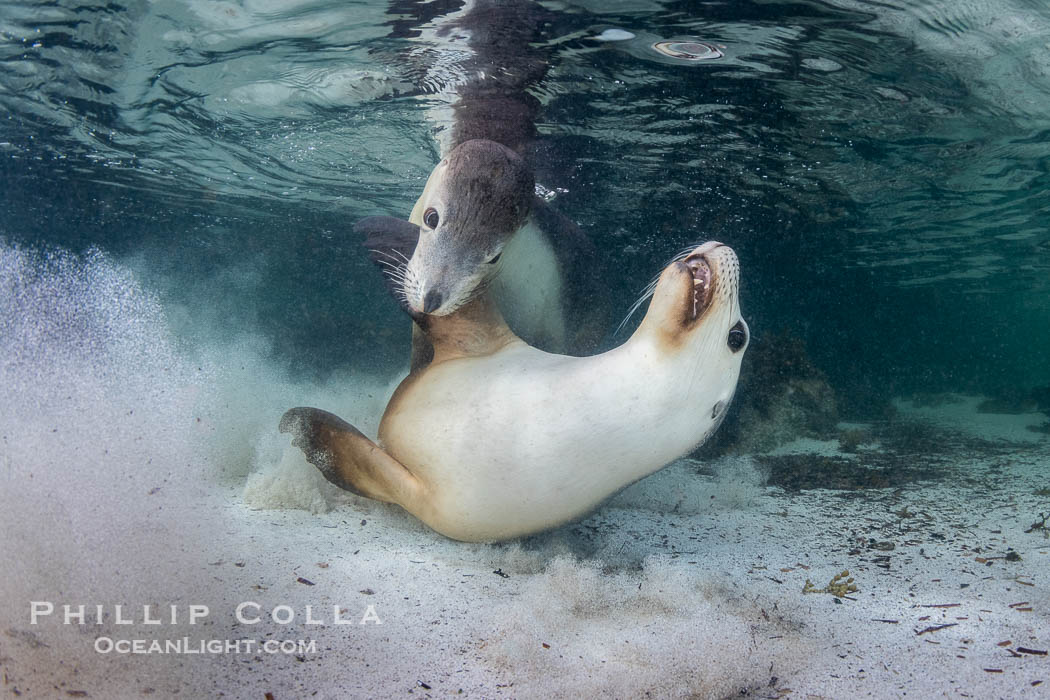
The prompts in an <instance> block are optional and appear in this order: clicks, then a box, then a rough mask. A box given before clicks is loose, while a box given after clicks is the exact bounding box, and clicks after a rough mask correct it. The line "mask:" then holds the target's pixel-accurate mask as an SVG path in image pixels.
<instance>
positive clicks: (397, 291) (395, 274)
mask: <svg viewBox="0 0 1050 700" xmlns="http://www.w3.org/2000/svg"><path fill="white" fill-rule="evenodd" d="M369 252H370V253H372V254H373V255H374V256H376V257H375V262H376V263H377V264H379V265H382V266H383V268H384V269H383V274H385V275H386V276H387V277H388V278H389V279H390V282H391V288H392V289H393V291H394V295H395V296H396V297H397V299H398V301H399V302H401V303H402V304H403V305H404V306H405V307H406V308H407V306H408V295H407V294H406V293H405V282H406V279H405V278H406V276H407V274H408V259H407V258H405V255H404V253H402V252H400V251H397V250H394V251H392V252H388V251H385V250H380V249H378V248H372V249H370V250H369ZM394 254H396V255H399V256H400V257H401V258H404V262H402V261H401V260H399V259H398V258H397V257H396V256H395V255H394ZM383 258H389V260H383Z"/></svg>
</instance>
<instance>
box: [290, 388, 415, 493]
mask: <svg viewBox="0 0 1050 700" xmlns="http://www.w3.org/2000/svg"><path fill="white" fill-rule="evenodd" d="M278 429H279V430H280V431H281V432H282V433H291V434H292V435H293V436H294V437H293V439H292V444H293V445H295V446H296V447H298V448H299V449H301V450H302V451H303V454H305V455H306V461H308V462H309V463H310V464H312V465H314V466H315V467H317V468H318V469H319V470H320V471H321V474H323V475H324V478H326V479H328V480H329V481H330V482H332V483H333V484H335V485H336V486H338V487H339V488H341V489H344V490H346V491H350V492H351V493H356V494H357V495H358V496H364V497H366V498H372V499H375V500H377V501H384V502H386V503H397V504H399V505H401V506H406V507H407V506H408V504H411V503H413V502H415V499H417V498H418V497H419V494H420V485H419V481H418V480H417V479H416V477H415V476H413V474H412V473H411V472H410V471H408V470H407V469H405V467H404V466H403V465H402V464H401V463H400V462H398V461H397V460H396V459H394V458H393V457H391V456H390V455H388V454H387V453H386V452H384V451H383V450H382V449H381V448H380V447H379V446H378V445H376V444H375V443H374V442H372V441H371V440H369V439H368V438H367V437H365V436H364V434H362V433H361V431H360V430H358V429H357V428H355V427H354V426H352V425H350V424H349V423H347V422H346V421H345V420H343V419H342V418H340V417H339V416H337V415H335V414H334V413H329V412H328V411H322V410H321V409H319V408H306V407H299V408H293V409H291V410H289V411H287V412H286V413H285V414H284V415H283V416H282V417H281V423H280V426H279V428H278Z"/></svg>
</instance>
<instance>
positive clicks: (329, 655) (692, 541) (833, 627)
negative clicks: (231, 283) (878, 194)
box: [0, 247, 1050, 699]
mask: <svg viewBox="0 0 1050 700" xmlns="http://www.w3.org/2000/svg"><path fill="white" fill-rule="evenodd" d="M43 267H45V266H42V265H41V264H40V263H39V261H37V262H33V261H32V260H29V259H28V258H27V256H26V255H25V254H24V253H22V252H20V251H16V250H12V249H11V248H9V247H4V248H0V290H2V293H0V351H2V352H0V357H3V363H2V364H0V401H2V405H3V407H4V408H3V411H2V412H0V483H2V484H3V489H2V491H0V494H2V495H0V527H2V532H3V537H2V539H0V557H2V561H3V562H4V565H5V575H4V576H3V577H2V578H0V601H2V603H0V632H2V634H0V687H2V688H3V690H4V691H5V693H6V694H7V695H9V696H11V695H14V694H15V693H16V692H17V693H20V694H21V697H45V698H52V697H79V696H80V695H79V693H80V692H81V691H83V692H84V693H86V694H87V696H88V697H96V698H125V697H140V696H144V695H145V696H150V697H169V696H172V695H175V694H176V693H177V694H178V695H179V697H216V696H220V695H222V696H225V697H251V698H263V697H264V696H265V694H266V693H272V694H273V696H274V697H275V698H278V699H281V698H300V697H317V698H345V697H386V696H404V695H406V694H409V693H411V694H412V695H413V696H419V697H430V696H434V697H438V696H447V695H450V694H458V691H459V690H460V689H462V691H463V694H464V695H465V696H467V697H520V698H529V697H538V696H547V697H595V696H597V695H598V694H599V693H603V694H604V695H605V696H608V697H617V698H620V697H622V698H633V697H641V696H643V694H644V693H649V696H650V697H689V696H692V697H702V698H707V697H715V698H717V697H726V696H733V697H739V696H740V695H741V692H742V691H744V690H745V689H746V690H747V693H748V695H747V696H748V697H762V698H775V697H793V698H805V697H828V698H844V697H900V696H902V695H904V694H905V693H906V694H907V695H908V696H909V697H959V696H968V697H980V698H986V697H1046V694H1047V692H1048V690H1050V658H1048V657H1047V656H1040V655H1034V654H1031V653H1026V652H1021V651H1019V650H1020V649H1021V648H1027V649H1031V650H1048V649H1050V595H1048V580H1050V539H1047V538H1046V537H1044V533H1042V532H1040V531H1034V532H1028V533H1026V532H1025V530H1026V529H1028V528H1029V527H1030V526H1031V525H1032V523H1033V520H1036V519H1037V515H1038V514H1039V513H1040V512H1045V513H1050V498H1048V497H1046V496H1038V495H1035V494H1034V493H1033V492H1034V491H1035V490H1036V489H1038V488H1047V487H1050V444H1048V441H1047V439H1046V438H1045V436H1041V435H1039V434H1034V433H1033V434H1032V435H1035V438H1034V440H1035V441H1034V442H1033V441H1031V436H1030V435H1026V436H1025V438H1026V439H1029V441H1028V442H1024V443H1021V442H1018V443H1017V446H1016V449H1007V450H1002V449H1000V450H998V451H990V452H987V453H980V452H978V451H976V450H974V451H971V452H969V453H967V452H965V451H958V452H956V453H953V454H952V456H951V458H950V459H947V460H945V461H944V462H943V466H944V467H945V468H946V470H947V473H946V475H945V476H944V477H943V478H941V479H939V480H938V481H936V482H929V483H922V484H910V485H906V486H904V487H902V488H900V489H897V490H895V489H885V490H869V491H859V492H836V491H823V490H817V491H806V492H802V493H796V494H787V493H784V492H783V491H781V490H780V489H776V488H771V487H764V486H762V485H761V483H762V482H761V477H760V476H759V475H758V473H757V471H756V469H755V466H754V462H753V461H752V460H751V459H750V458H746V457H744V458H733V459H727V460H722V461H719V462H717V463H715V464H713V465H707V467H708V469H707V473H706V475H704V474H699V473H698V470H697V465H696V464H694V463H692V462H688V461H682V462H679V463H677V464H675V465H673V466H672V467H670V468H669V469H667V470H665V471H664V472H661V473H660V474H658V475H655V476H654V477H652V478H651V479H648V480H646V481H644V482H642V483H640V484H638V485H636V486H634V487H632V488H631V489H629V490H628V491H626V492H624V493H623V494H621V495H620V496H618V497H617V498H616V499H614V501H613V502H611V503H610V504H607V505H606V507H604V508H602V509H601V510H600V511H598V512H597V513H595V514H594V515H592V516H591V517H590V518H588V519H586V520H584V521H582V522H580V523H578V524H575V525H572V526H569V527H565V528H562V529H560V530H558V531H556V532H554V533H550V534H548V535H544V536H541V537H537V538H533V539H531V540H528V541H526V542H523V543H515V544H509V545H499V546H491V545H466V544H461V543H457V542H452V541H449V540H447V539H445V538H443V537H441V536H439V535H436V534H434V533H432V532H430V531H428V530H427V529H426V528H425V527H423V526H422V525H420V524H419V523H417V522H416V521H414V520H413V519H412V518H411V517H409V516H407V515H405V514H403V513H402V512H400V511H399V510H398V509H396V508H394V507H390V506H382V505H378V504H374V503H370V502H368V501H365V500H362V499H358V498H356V497H353V496H348V495H345V494H343V493H341V492H339V491H337V490H336V489H334V487H331V486H330V485H329V484H327V483H326V482H324V481H323V480H321V479H319V478H318V477H317V475H316V474H315V473H314V471H313V470H312V468H310V467H309V466H308V465H306V464H305V463H304V462H303V461H302V458H301V457H300V456H299V455H298V453H297V452H296V451H295V450H292V449H291V448H289V447H288V446H287V440H286V438H284V437H283V436H278V435H276V431H275V425H276V422H277V419H278V417H279V416H280V413H281V412H282V411H283V410H284V409H285V408H287V407H289V406H292V405H296V404H301V403H311V404H315V405H321V406H323V407H326V408H330V409H332V410H335V411H337V412H339V413H340V414H341V415H343V416H345V417H346V418H347V419H349V420H351V421H354V422H357V423H358V424H359V425H362V426H363V427H365V428H366V429H371V430H374V426H375V422H376V421H377V419H378V415H379V413H380V412H381V410H382V405H383V402H384V400H385V394H386V392H388V391H389V388H390V385H389V381H390V378H382V379H378V380H376V379H371V378H366V377H347V378H346V380H345V382H341V383H340V384H339V385H338V386H329V387H321V388H318V387H310V386H300V385H296V384H293V383H291V382H289V381H288V380H287V379H286V378H285V377H283V376H281V375H280V373H278V372H276V371H275V370H274V369H273V368H272V367H268V366H267V365H266V363H265V362H264V361H263V360H261V359H259V358H260V357H261V356H262V353H261V352H259V351H257V350H255V349H252V348H251V347H250V346H248V345H245V344H243V343H239V344H238V345H237V346H236V347H223V348H219V347H216V348H196V349H194V348H184V347H180V346H179V345H178V343H177V342H176V340H175V339H174V338H173V337H171V334H170V333H169V332H168V331H167V327H168V326H167V323H166V321H165V311H164V309H162V308H161V307H160V306H159V305H158V304H157V303H156V302H155V301H154V300H152V299H151V298H150V296H149V295H148V294H146V293H145V292H144V291H143V290H142V289H141V287H140V285H139V284H138V283H137V282H136V280H135V279H134V277H133V276H131V275H130V274H129V273H128V272H127V271H126V270H125V269H123V268H122V267H120V266H119V265H115V264H113V263H111V262H109V261H107V260H106V259H105V258H103V257H101V256H96V257H95V258H93V259H91V260H89V261H86V262H85V261H78V260H73V259H64V260H58V261H57V262H52V263H51V265H50V269H47V270H42V268H43ZM952 410H953V411H958V406H955V407H954V408H952ZM925 417H926V418H930V415H926V416H925ZM956 418H957V417H956V416H955V415H954V414H953V417H952V418H951V420H956ZM946 420H947V419H946ZM972 422H973V423H975V424H981V425H984V424H985V421H984V417H980V418H979V419H975V420H973V421H972ZM1022 429H1023V428H1022ZM1027 432H1030V431H1027ZM1013 434H1014V433H1010V435H1013ZM857 459H858V460H860V463H863V459H864V457H863V456H861V457H859V458H857ZM915 459H916V460H922V459H923V457H922V456H921V455H920V456H917V457H916V458H915ZM711 471H713V472H714V473H715V474H716V476H711V475H710V472H711ZM249 472H250V475H249ZM277 506H286V507H288V508H289V509H283V510H282V509H275V508H276V507H277ZM880 543H892V544H893V549H892V550H891V551H884V550H882V549H877V548H873V547H872V546H871V545H873V544H874V545H878V546H880V547H888V546H889V545H883V544H880ZM1010 551H1013V552H1015V553H1016V554H1017V555H1019V556H1020V560H1019V561H1008V560H1006V559H1004V558H1003V557H1004V556H1005V555H1006V554H1007V553H1008V552H1010ZM844 569H849V571H850V574H851V575H852V576H853V578H854V579H855V582H856V585H857V586H858V588H859V590H858V591H857V592H856V593H853V594H851V595H850V596H849V597H848V598H847V599H845V600H839V599H837V598H834V597H832V596H831V595H827V594H803V593H802V589H803V586H804V584H805V581H806V580H807V579H810V580H811V581H812V582H813V583H814V584H815V585H816V586H818V587H820V586H824V585H825V584H827V583H828V582H829V580H830V579H831V578H832V577H833V576H834V575H835V574H837V573H839V572H841V571H842V570H844ZM497 571H498V572H500V573H496V572H497ZM300 579H302V580H304V581H307V582H309V583H304V582H301V581H300ZM310 584H313V585H310ZM31 601H48V602H52V603H54V604H55V605H56V613H58V614H56V615H51V616H49V617H44V618H41V619H40V620H39V621H38V624H36V625H32V624H30V610H31ZM245 601H255V602H257V603H258V604H259V605H260V608H259V611H260V614H261V615H262V616H263V617H264V621H263V622H261V623H259V624H255V625H245V624H237V623H236V622H235V621H234V610H235V608H236V607H237V606H238V604H240V603H242V602H245ZM63 604H70V605H74V606H75V605H80V604H83V605H86V606H88V608H87V612H88V615H87V616H88V618H89V621H93V619H92V618H93V616H94V613H93V609H94V606H95V605H102V606H104V611H105V617H104V619H103V624H101V625H95V624H85V625H77V624H71V625H64V624H62V620H61V615H60V613H61V606H62V605H63ZM117 604H122V605H124V606H125V607H124V608H123V611H122V612H123V614H124V616H125V617H130V618H131V619H132V620H133V622H132V624H129V625H118V624H115V622H116V620H115V619H114V617H115V611H114V605H117ZM143 605H151V606H153V608H152V611H153V613H152V614H153V616H160V617H167V616H168V615H169V612H168V611H169V608H170V606H172V605H175V606H178V608H177V609H178V612H179V621H178V623H177V624H166V623H162V624H158V625H147V624H143V619H142V618H143V614H142V606H143ZM189 605H207V606H209V615H208V616H207V617H206V618H204V619H202V620H201V621H200V622H199V623H198V624H196V625H189V624H187V622H186V619H185V618H186V615H187V614H188V607H187V606H189ZM282 605H284V606H289V607H290V608H291V611H292V612H293V613H294V615H295V620H294V621H293V622H291V623H290V624H286V625H278V624H275V623H273V622H272V621H269V620H267V619H266V616H267V614H268V612H269V611H271V610H274V609H275V608H278V606H282ZM307 606H311V610H310V613H311V614H312V616H313V617H314V618H318V619H321V620H323V621H324V622H325V623H326V624H323V625H313V624H307V622H306V615H307ZM332 606H336V607H337V608H339V609H340V610H343V611H345V612H343V613H341V615H342V616H343V617H345V618H348V619H350V620H351V621H353V622H355V623H356V622H360V621H361V619H362V617H367V618H369V619H370V620H371V621H372V622H373V623H374V621H375V618H376V617H378V619H379V620H381V622H382V624H380V625H377V624H350V625H335V624H333V619H332V618H333V613H332ZM369 606H371V608H369ZM255 612H256V609H254V608H252V609H250V610H248V613H249V614H251V615H254V614H255ZM282 612H284V610H283V609H280V608H278V612H277V614H278V616H280V614H281V613H282ZM940 625H951V626H949V627H941V628H939V629H933V628H937V627H938V626H940ZM926 630H929V631H926ZM184 636H185V637H188V638H190V639H191V640H202V639H218V640H226V639H251V640H257V641H260V642H261V641H263V640H267V639H278V640H292V641H293V642H294V641H295V640H306V641H308V642H309V641H313V642H314V643H315V648H314V649H313V650H307V651H306V652H305V653H302V654H298V655H297V654H281V653H277V654H270V653H263V652H254V653H245V654H236V653H223V654H166V655H165V654H134V655H132V654H117V653H108V654H102V653H98V652H96V651H95V645H96V640H98V639H99V638H102V637H104V638H110V639H114V640H117V639H146V640H152V639H159V640H178V639H182V638H183V637H184ZM103 643H104V642H103ZM986 669H989V670H986ZM1037 681H1042V684H1041V685H1038V686H1033V685H1032V684H1033V683H1035V682H1037ZM423 684H425V685H426V686H429V689H428V688H425V687H424V685H423Z"/></svg>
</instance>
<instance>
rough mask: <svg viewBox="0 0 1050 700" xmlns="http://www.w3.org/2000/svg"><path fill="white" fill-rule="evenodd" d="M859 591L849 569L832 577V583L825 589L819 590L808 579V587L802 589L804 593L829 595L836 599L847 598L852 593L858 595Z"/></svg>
mask: <svg viewBox="0 0 1050 700" xmlns="http://www.w3.org/2000/svg"><path fill="white" fill-rule="evenodd" d="M858 590H860V589H858V588H857V584H855V583H854V582H853V577H852V576H850V575H849V569H846V570H845V571H843V572H842V573H840V574H835V575H834V576H832V577H831V581H829V582H828V585H826V586H824V587H823V588H817V587H816V586H814V585H813V582H812V581H810V580H809V579H808V578H807V579H806V585H805V586H803V587H802V592H803V593H828V594H830V595H833V596H835V597H836V598H845V597H846V596H847V595H849V594H850V593H856V592H857V591H858Z"/></svg>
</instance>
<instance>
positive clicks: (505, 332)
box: [416, 293, 521, 364]
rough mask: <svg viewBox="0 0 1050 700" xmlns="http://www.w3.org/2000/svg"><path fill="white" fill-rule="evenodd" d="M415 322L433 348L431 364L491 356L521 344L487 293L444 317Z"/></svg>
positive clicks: (420, 319) (424, 318) (419, 319)
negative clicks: (502, 349)
mask: <svg viewBox="0 0 1050 700" xmlns="http://www.w3.org/2000/svg"><path fill="white" fill-rule="evenodd" d="M416 322H417V323H418V324H419V325H420V327H421V328H422V329H423V330H424V331H425V332H426V334H427V337H429V338H430V342H431V343H432V344H433V346H434V359H433V361H432V364H437V363H439V362H444V361H445V360H452V359H455V358H458V357H480V356H483V355H491V354H492V353H494V352H496V351H498V350H500V349H501V348H503V347H505V346H507V345H508V344H510V343H512V342H515V341H517V342H521V340H520V339H519V338H518V336H516V335H514V332H513V331H511V329H510V327H508V326H507V322H506V321H504V320H503V314H501V313H500V311H499V308H497V306H496V304H495V302H494V301H493V299H492V297H491V296H490V295H489V294H487V293H485V294H481V295H479V296H478V297H477V298H476V299H474V300H472V301H470V302H468V303H467V304H465V305H463V306H462V307H460V308H459V309H457V310H456V311H454V312H452V313H451V314H448V315H447V316H422V317H420V318H418V319H417V320H416Z"/></svg>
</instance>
